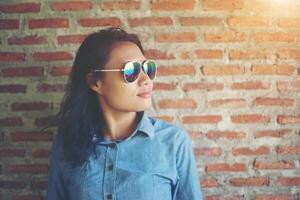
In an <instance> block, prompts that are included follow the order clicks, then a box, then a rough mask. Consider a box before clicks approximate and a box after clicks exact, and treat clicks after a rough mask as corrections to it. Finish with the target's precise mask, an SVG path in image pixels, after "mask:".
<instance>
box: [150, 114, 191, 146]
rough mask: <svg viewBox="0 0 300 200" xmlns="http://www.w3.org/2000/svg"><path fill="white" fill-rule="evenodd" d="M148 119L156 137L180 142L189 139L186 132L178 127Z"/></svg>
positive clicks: (154, 118)
mask: <svg viewBox="0 0 300 200" xmlns="http://www.w3.org/2000/svg"><path fill="white" fill-rule="evenodd" d="M149 118H150V120H151V121H152V124H153V126H154V134H155V136H156V137H166V138H169V139H174V140H180V141H183V140H185V139H188V138H189V136H188V132H187V131H186V130H185V129H184V128H183V127H181V126H180V125H177V124H175V123H172V122H168V121H166V120H164V119H160V118H156V117H152V116H150V117H149Z"/></svg>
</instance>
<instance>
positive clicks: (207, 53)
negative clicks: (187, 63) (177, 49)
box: [195, 49, 223, 58]
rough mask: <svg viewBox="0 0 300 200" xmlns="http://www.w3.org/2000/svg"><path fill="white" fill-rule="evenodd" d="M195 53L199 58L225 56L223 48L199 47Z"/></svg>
mask: <svg viewBox="0 0 300 200" xmlns="http://www.w3.org/2000/svg"><path fill="white" fill-rule="evenodd" d="M195 54H196V56H197V58H223V50H213V49H197V50H195Z"/></svg>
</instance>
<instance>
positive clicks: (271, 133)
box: [255, 129, 291, 138]
mask: <svg viewBox="0 0 300 200" xmlns="http://www.w3.org/2000/svg"><path fill="white" fill-rule="evenodd" d="M290 132H291V130H290V129H280V130H261V131H256V132H255V138H261V137H275V138H280V137H284V136H285V135H287V134H289V133H290Z"/></svg>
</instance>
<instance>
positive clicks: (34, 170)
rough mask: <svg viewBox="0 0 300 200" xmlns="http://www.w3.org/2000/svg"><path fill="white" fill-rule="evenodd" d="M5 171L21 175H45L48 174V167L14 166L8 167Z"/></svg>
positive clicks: (37, 165)
mask: <svg viewBox="0 0 300 200" xmlns="http://www.w3.org/2000/svg"><path fill="white" fill-rule="evenodd" d="M7 171H8V172H10V173H21V174H28V173H29V174H46V173H47V172H48V165H45V164H16V165H8V166H7Z"/></svg>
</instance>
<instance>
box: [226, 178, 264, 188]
mask: <svg viewBox="0 0 300 200" xmlns="http://www.w3.org/2000/svg"><path fill="white" fill-rule="evenodd" d="M228 182H229V184H230V185H232V186H268V185H269V179H268V177H247V178H230V179H229V180H228Z"/></svg>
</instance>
